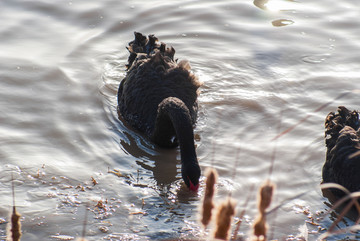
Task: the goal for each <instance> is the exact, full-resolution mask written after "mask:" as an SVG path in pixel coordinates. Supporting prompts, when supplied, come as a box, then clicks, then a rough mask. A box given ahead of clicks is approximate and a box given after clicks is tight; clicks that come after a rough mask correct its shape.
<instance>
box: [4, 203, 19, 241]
mask: <svg viewBox="0 0 360 241" xmlns="http://www.w3.org/2000/svg"><path fill="white" fill-rule="evenodd" d="M20 217H21V215H20V214H19V213H18V212H17V211H16V207H15V206H13V212H12V214H11V221H10V223H9V224H8V227H7V229H8V231H7V233H8V235H7V239H6V240H7V241H19V240H20V238H21V223H20Z"/></svg>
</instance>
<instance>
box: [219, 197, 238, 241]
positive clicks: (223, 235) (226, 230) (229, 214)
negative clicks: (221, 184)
mask: <svg viewBox="0 0 360 241" xmlns="http://www.w3.org/2000/svg"><path fill="white" fill-rule="evenodd" d="M234 214H235V201H234V200H233V199H232V198H230V197H228V198H227V199H226V200H225V201H223V202H222V203H220V205H219V207H218V209H217V213H216V227H215V231H214V238H215V239H221V240H229V236H230V235H229V234H230V228H231V222H232V219H233V216H234Z"/></svg>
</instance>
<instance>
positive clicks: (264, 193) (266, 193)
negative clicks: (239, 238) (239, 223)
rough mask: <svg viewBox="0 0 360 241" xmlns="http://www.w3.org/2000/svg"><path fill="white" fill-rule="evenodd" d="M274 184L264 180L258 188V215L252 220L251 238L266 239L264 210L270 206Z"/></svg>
mask: <svg viewBox="0 0 360 241" xmlns="http://www.w3.org/2000/svg"><path fill="white" fill-rule="evenodd" d="M274 189H275V184H273V183H272V182H270V181H266V182H265V183H264V184H263V185H262V186H261V187H260V190H259V195H258V202H259V203H258V209H259V215H258V217H257V218H256V219H255V221H254V226H253V229H254V230H253V231H254V235H255V237H254V238H253V240H266V232H267V224H266V213H265V210H266V209H267V208H268V207H269V206H270V203H271V199H272V195H273V191H274Z"/></svg>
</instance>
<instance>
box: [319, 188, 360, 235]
mask: <svg viewBox="0 0 360 241" xmlns="http://www.w3.org/2000/svg"><path fill="white" fill-rule="evenodd" d="M328 188H336V189H339V190H342V191H343V192H344V193H346V194H347V195H346V196H344V197H342V198H341V199H339V200H338V201H337V202H336V203H335V204H334V205H333V206H332V208H331V209H330V210H329V211H328V212H327V213H326V214H328V213H330V212H332V211H333V210H335V209H337V208H338V207H340V205H342V204H344V202H346V201H348V200H349V199H351V201H350V202H349V203H348V204H347V205H346V206H345V208H343V210H342V212H341V213H340V215H339V216H338V217H337V219H336V220H335V221H334V222H333V223H332V225H331V226H330V228H329V230H328V231H327V232H325V233H324V234H322V235H321V236H320V238H319V239H320V240H323V239H325V238H326V237H328V236H331V235H336V234H341V233H346V232H348V231H352V230H359V225H357V224H358V223H359V221H360V218H358V220H357V221H356V225H354V226H352V227H350V228H345V229H339V230H337V231H334V228H335V227H336V225H337V224H338V223H339V222H340V221H341V220H342V219H343V218H344V217H345V215H346V214H347V213H348V212H349V210H350V209H351V207H352V206H353V205H354V206H355V207H356V208H357V211H358V213H360V205H359V202H358V198H359V197H360V192H353V193H350V192H349V191H348V190H347V189H346V188H345V187H343V186H341V185H339V184H336V183H325V184H321V189H328Z"/></svg>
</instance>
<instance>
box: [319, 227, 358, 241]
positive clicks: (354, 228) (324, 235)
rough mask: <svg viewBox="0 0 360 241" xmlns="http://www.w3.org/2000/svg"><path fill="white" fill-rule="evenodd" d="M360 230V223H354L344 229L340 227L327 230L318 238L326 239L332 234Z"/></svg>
mask: <svg viewBox="0 0 360 241" xmlns="http://www.w3.org/2000/svg"><path fill="white" fill-rule="evenodd" d="M359 230H360V225H353V226H351V227H347V228H342V229H339V230H337V231H332V232H329V231H327V232H325V233H323V234H322V235H321V236H320V237H319V238H318V240H326V238H327V237H329V236H332V235H337V234H342V233H348V232H355V231H359Z"/></svg>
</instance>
